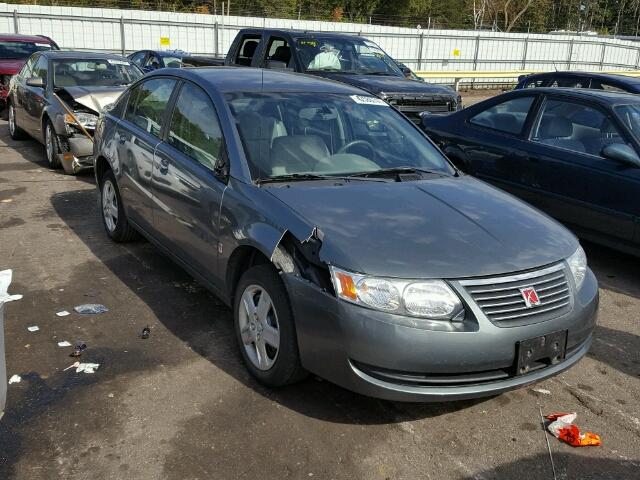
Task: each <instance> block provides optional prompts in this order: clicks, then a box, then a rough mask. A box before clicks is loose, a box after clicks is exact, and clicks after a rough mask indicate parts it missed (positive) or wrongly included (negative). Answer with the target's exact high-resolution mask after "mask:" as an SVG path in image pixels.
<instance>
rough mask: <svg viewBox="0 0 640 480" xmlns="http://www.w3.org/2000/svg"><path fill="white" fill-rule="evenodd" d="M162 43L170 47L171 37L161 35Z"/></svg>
mask: <svg viewBox="0 0 640 480" xmlns="http://www.w3.org/2000/svg"><path fill="white" fill-rule="evenodd" d="M160 45H162V46H163V47H168V46H169V45H171V40H170V39H169V37H160Z"/></svg>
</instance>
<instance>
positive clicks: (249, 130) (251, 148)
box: [236, 112, 287, 176]
mask: <svg viewBox="0 0 640 480" xmlns="http://www.w3.org/2000/svg"><path fill="white" fill-rule="evenodd" d="M236 123H237V126H238V132H239V133H240V139H241V140H242V145H243V146H244V151H245V154H246V156H247V160H248V162H249V166H250V168H251V170H252V173H253V174H257V175H258V176H262V174H263V173H266V174H267V175H271V174H272V170H273V168H272V167H273V166H272V164H271V146H272V144H273V142H274V140H275V139H277V138H279V137H282V136H284V135H287V129H286V128H285V126H284V124H283V123H282V122H281V121H280V120H277V119H276V118H274V117H270V116H265V115H260V114H258V113H256V112H243V113H240V114H238V115H236Z"/></svg>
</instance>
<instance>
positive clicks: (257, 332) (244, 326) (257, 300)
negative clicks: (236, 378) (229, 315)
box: [238, 285, 280, 370]
mask: <svg viewBox="0 0 640 480" xmlns="http://www.w3.org/2000/svg"><path fill="white" fill-rule="evenodd" d="M239 310H240V311H239V312H238V322H239V327H240V335H241V337H242V343H243V344H244V349H245V352H246V354H247V357H249V360H250V361H251V363H252V364H253V365H254V366H255V367H256V368H258V369H259V370H269V369H270V368H271V367H272V366H273V364H274V363H275V361H276V359H277V358H278V351H279V349H280V328H279V324H278V314H277V312H276V308H275V306H274V304H273V301H272V300H271V297H270V296H269V294H268V293H267V291H266V290H265V289H264V288H262V287H261V286H259V285H249V286H248V287H247V288H245V290H244V292H243V293H242V298H241V301H240V305H239Z"/></svg>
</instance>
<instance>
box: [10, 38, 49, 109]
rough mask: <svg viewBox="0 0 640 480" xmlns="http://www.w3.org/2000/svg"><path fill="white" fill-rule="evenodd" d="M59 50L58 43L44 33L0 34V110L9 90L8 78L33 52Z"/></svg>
mask: <svg viewBox="0 0 640 480" xmlns="http://www.w3.org/2000/svg"><path fill="white" fill-rule="evenodd" d="M41 50H60V47H58V44H57V43H56V42H54V41H53V40H51V39H50V38H49V37H45V36H44V35H14V34H7V35H4V34H0V110H3V109H4V107H5V103H6V98H7V94H8V92H9V80H11V77H12V76H13V75H15V74H16V73H18V72H19V71H20V69H21V68H22V67H23V65H24V64H25V63H26V61H27V59H28V58H29V57H30V56H31V54H32V53H34V52H39V51H41Z"/></svg>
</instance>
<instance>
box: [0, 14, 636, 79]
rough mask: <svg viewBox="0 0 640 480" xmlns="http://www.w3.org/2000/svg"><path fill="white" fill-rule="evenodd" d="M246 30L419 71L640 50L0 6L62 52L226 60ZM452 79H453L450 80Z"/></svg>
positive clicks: (565, 60)
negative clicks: (336, 36) (339, 45)
mask: <svg viewBox="0 0 640 480" xmlns="http://www.w3.org/2000/svg"><path fill="white" fill-rule="evenodd" d="M243 27H276V28H294V29H302V30H316V31H319V30H321V31H336V32H344V33H352V34H360V35H363V36H366V37H368V38H370V39H371V40H373V41H375V42H376V43H378V44H380V45H381V46H382V47H383V48H384V49H385V50H386V51H387V52H388V53H389V54H390V55H391V56H393V57H394V58H396V59H398V60H400V61H402V62H403V63H405V64H407V65H408V66H409V67H411V68H413V69H417V70H431V71H447V72H448V71H452V72H453V71H456V70H465V71H469V70H479V71H480V70H482V71H513V70H553V69H563V70H596V71H597V70H618V69H619V70H628V69H636V68H638V66H639V63H640V43H635V42H632V41H628V40H618V39H612V38H603V37H577V36H568V35H563V36H560V35H541V34H531V35H529V34H521V33H513V34H509V33H501V32H486V31H482V32H478V31H458V30H427V29H418V28H416V29H409V28H400V27H387V26H381V25H367V24H354V23H334V22H318V21H304V20H302V21H300V20H283V19H268V18H253V17H234V16H223V15H198V14H188V13H172V12H152V11H139V10H116V9H102V8H78V7H47V6H37V5H14V4H5V3H0V32H5V33H13V32H17V33H26V34H43V35H47V36H50V37H52V38H53V39H54V40H56V42H58V44H59V45H60V46H61V47H62V48H64V49H80V50H98V51H100V50H103V51H112V52H121V53H129V52H132V51H135V50H140V49H180V50H185V51H188V52H191V53H193V54H201V55H216V56H220V57H221V56H224V54H225V53H226V51H227V49H228V48H229V46H230V44H231V42H232V40H233V38H234V37H235V35H236V33H237V32H238V30H239V29H240V28H243ZM452 77H453V75H452Z"/></svg>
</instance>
